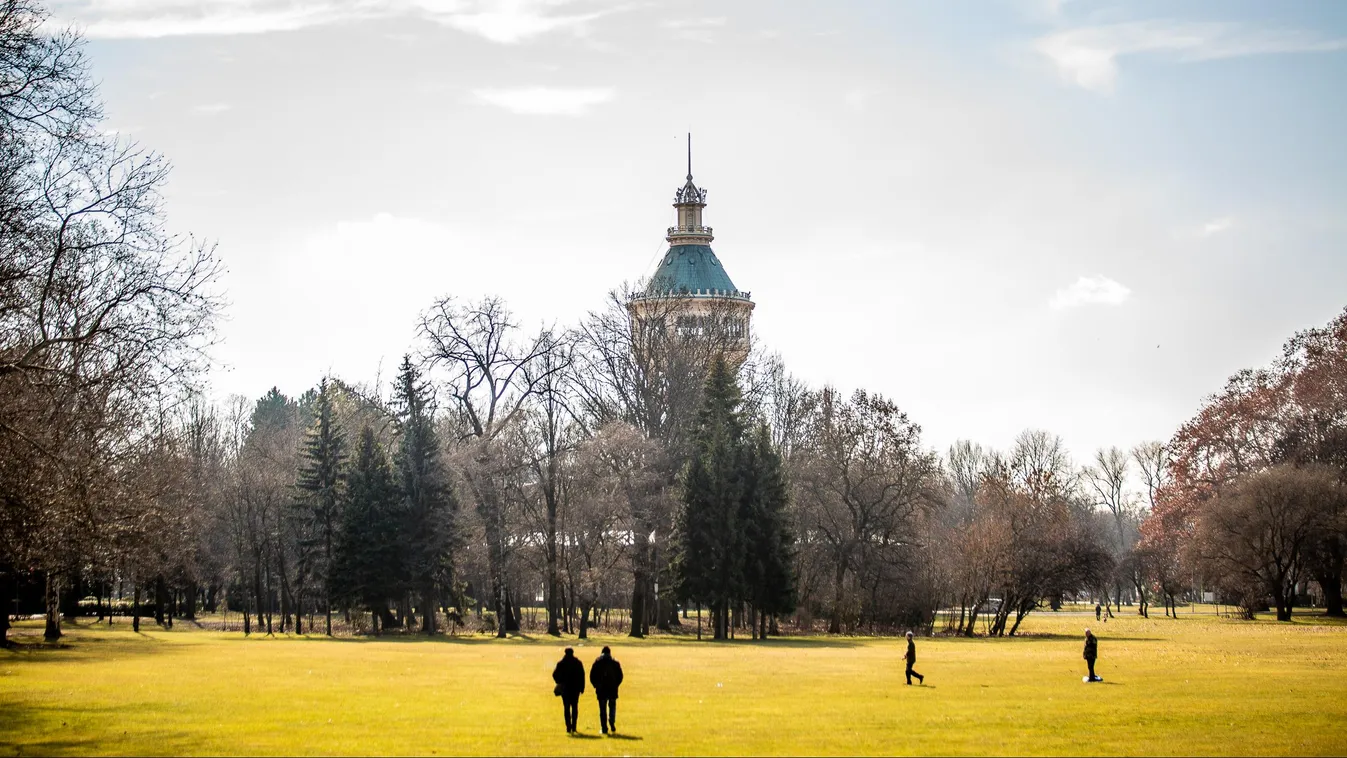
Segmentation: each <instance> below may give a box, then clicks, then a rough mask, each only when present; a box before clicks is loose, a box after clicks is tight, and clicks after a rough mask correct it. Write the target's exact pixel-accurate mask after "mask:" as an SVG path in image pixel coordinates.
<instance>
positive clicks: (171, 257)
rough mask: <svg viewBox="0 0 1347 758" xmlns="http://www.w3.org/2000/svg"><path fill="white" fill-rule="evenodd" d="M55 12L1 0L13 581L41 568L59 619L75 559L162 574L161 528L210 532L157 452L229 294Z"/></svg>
mask: <svg viewBox="0 0 1347 758" xmlns="http://www.w3.org/2000/svg"><path fill="white" fill-rule="evenodd" d="M44 18H45V15H44V11H43V9H42V8H40V7H39V6H38V5H37V4H36V3H34V2H30V0H0V596H3V597H4V598H5V601H6V605H7V606H9V600H10V598H13V597H14V595H15V592H16V591H17V589H18V584H19V582H20V580H29V579H32V578H37V579H38V580H40V581H42V582H43V584H44V586H43V587H41V591H42V593H43V594H44V595H45V604H46V607H47V611H48V619H49V621H48V628H47V634H48V636H49V637H55V636H57V635H59V633H60V630H59V626H58V623H57V618H56V614H57V605H58V596H59V594H60V593H59V589H60V585H61V582H62V581H64V579H63V578H64V577H69V576H72V575H75V574H78V573H80V572H86V573H87V572H92V571H97V572H100V573H106V572H108V571H111V570H112V569H113V568H114V567H115V568H116V569H117V570H119V571H121V572H122V573H124V574H126V575H130V576H135V577H138V578H140V577H147V576H155V575H157V574H159V573H161V570H160V567H161V566H163V565H166V563H167V562H169V561H171V560H176V556H174V557H172V558H170V557H169V553H171V552H173V551H174V550H176V548H173V547H171V546H172V545H174V544H175V540H176V538H174V539H170V540H168V541H165V540H164V539H162V536H163V535H176V534H191V535H193V538H196V537H199V536H201V533H200V531H199V530H197V529H196V528H195V525H194V524H192V522H191V519H192V518H194V514H195V513H196V512H197V509H196V508H194V507H189V506H187V505H185V504H184V503H183V502H182V501H181V499H180V497H179V496H180V494H181V493H182V489H181V488H180V487H178V486H177V484H176V483H175V482H173V481H172V480H171V479H172V476H174V475H175V472H173V471H172V470H171V469H168V468H165V467H162V466H160V465H159V463H160V461H162V460H163V459H164V457H165V456H167V455H170V454H171V450H172V446H173V445H176V444H178V431H179V430H178V429H177V428H175V421H174V420H173V415H174V413H175V412H176V410H177V408H178V406H179V403H180V402H181V400H182V398H183V397H185V396H186V395H187V394H188V393H190V392H191V391H192V389H193V387H194V384H195V382H196V380H197V379H199V378H201V376H202V375H203V372H204V369H205V368H206V366H207V361H206V359H205V356H204V354H203V352H202V350H203V348H205V347H206V346H208V345H209V344H210V342H211V340H212V338H213V332H212V325H213V322H214V317H215V315H216V314H217V313H218V312H219V309H220V301H219V300H218V298H217V294H218V293H216V292H215V291H214V286H215V280H216V275H217V272H218V268H217V264H216V262H215V260H214V258H213V256H212V251H211V248H210V247H209V246H206V245H200V244H196V243H193V242H188V241H183V240H181V239H180V238H178V237H176V236H174V235H173V234H171V233H169V231H168V230H167V228H166V227H165V222H164V218H163V214H162V212H161V198H160V194H159V193H160V189H161V188H162V186H163V183H164V181H165V179H166V177H167V173H168V166H167V163H166V162H165V161H164V159H163V158H161V157H160V156H158V155H157V154H155V153H153V152H151V151H148V150H145V149H143V148H141V147H140V146H138V145H136V144H135V143H134V142H131V141H128V140H126V139H124V138H120V137H118V136H117V135H115V134H112V135H109V134H105V133H103V132H102V131H100V129H99V126H98V122H99V120H100V119H101V116H102V113H101V106H100V103H99V101H98V99H97V97H96V93H95V91H94V89H95V88H94V85H93V81H92V79H91V77H90V74H89V71H88V66H87V62H86V59H85V57H84V53H83V49H82V46H81V42H80V40H79V38H78V37H77V36H76V35H75V34H74V33H72V32H68V31H67V32H56V33H54V34H48V33H47V32H46V31H45V30H42V29H41V28H40V27H41V25H42V22H43V20H44ZM142 584H143V582H141V581H137V583H136V586H137V587H141V586H142ZM159 589H160V590H162V587H160V588H159ZM163 605H164V604H163V603H159V604H157V606H156V607H157V608H162V607H163ZM9 610H10V609H9V607H6V609H5V611H6V613H5V614H4V615H2V616H0V639H3V633H4V631H5V629H6V628H7V626H8V613H7V612H8V611H9Z"/></svg>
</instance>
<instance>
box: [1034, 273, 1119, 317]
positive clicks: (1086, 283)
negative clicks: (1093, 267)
mask: <svg viewBox="0 0 1347 758" xmlns="http://www.w3.org/2000/svg"><path fill="white" fill-rule="evenodd" d="M1131 295H1132V290H1130V289H1128V288H1127V287H1125V286H1123V285H1122V284H1119V283H1118V282H1115V281H1113V280H1112V279H1110V278H1108V277H1107V276H1103V275H1100V276H1082V277H1081V278H1079V279H1077V280H1076V282H1075V284H1072V285H1070V286H1068V287H1063V288H1061V289H1059V290H1057V292H1056V293H1054V294H1053V296H1052V299H1051V300H1049V301H1048V307H1049V308H1052V309H1053V310H1058V311H1059V310H1064V309H1066V308H1075V307H1077V306H1081V305H1122V304H1123V303H1124V302H1126V301H1127V298H1129V297H1131Z"/></svg>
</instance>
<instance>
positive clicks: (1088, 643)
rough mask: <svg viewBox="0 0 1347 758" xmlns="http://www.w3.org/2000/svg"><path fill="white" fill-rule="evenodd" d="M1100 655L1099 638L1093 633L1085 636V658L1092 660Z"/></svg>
mask: <svg viewBox="0 0 1347 758" xmlns="http://www.w3.org/2000/svg"><path fill="white" fill-rule="evenodd" d="M1098 657H1099V638H1098V637H1096V636H1094V635H1093V634H1091V635H1090V636H1089V637H1086V638H1085V660H1087V661H1092V660H1094V659H1095V658H1098Z"/></svg>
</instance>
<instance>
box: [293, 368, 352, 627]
mask: <svg viewBox="0 0 1347 758" xmlns="http://www.w3.org/2000/svg"><path fill="white" fill-rule="evenodd" d="M335 394H336V390H335V388H334V387H333V386H332V385H331V384H330V383H329V382H328V380H327V379H324V380H323V381H322V383H321V384H320V385H319V388H318V396H317V397H316V398H315V404H314V422H313V426H311V427H310V428H309V433H308V437H307V438H306V439H305V442H304V463H303V465H302V467H301V468H300V472H299V482H298V484H297V486H298V487H299V489H300V491H301V493H302V497H301V502H300V507H301V509H302V512H303V513H304V516H305V520H306V521H307V522H308V523H307V526H308V530H307V531H308V533H309V540H311V544H313V545H316V546H317V548H318V549H319V550H320V551H321V553H322V556H323V566H322V569H321V571H320V572H319V575H320V576H323V577H324V582H323V585H324V586H323V590H324V591H323V595H324V598H323V606H324V607H323V612H324V615H325V616H326V630H325V631H326V633H327V635H328V636H329V637H331V636H332V596H331V595H332V593H331V568H332V546H333V542H334V540H335V537H336V526H337V515H338V513H339V509H340V507H341V501H342V485H343V481H342V480H343V478H344V471H343V469H344V464H345V460H346V453H345V448H346V436H345V434H344V433H343V431H342V429H341V426H340V424H338V423H337V419H336V415H335V413H334V412H333V407H332V405H333V399H334V395H335Z"/></svg>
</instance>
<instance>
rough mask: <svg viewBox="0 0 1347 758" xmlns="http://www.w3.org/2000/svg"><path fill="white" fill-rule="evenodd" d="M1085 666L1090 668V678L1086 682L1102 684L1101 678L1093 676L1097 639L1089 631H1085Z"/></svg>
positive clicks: (1096, 655) (1096, 654)
mask: <svg viewBox="0 0 1347 758" xmlns="http://www.w3.org/2000/svg"><path fill="white" fill-rule="evenodd" d="M1084 657H1085V665H1087V666H1089V667H1090V678H1089V679H1088V680H1087V681H1091V682H1102V681H1104V680H1103V679H1102V678H1100V677H1097V676H1095V675H1094V661H1095V659H1096V658H1098V657H1099V639H1098V638H1097V637H1095V636H1094V635H1093V634H1090V630H1089V629H1086V630H1085V653H1084Z"/></svg>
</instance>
